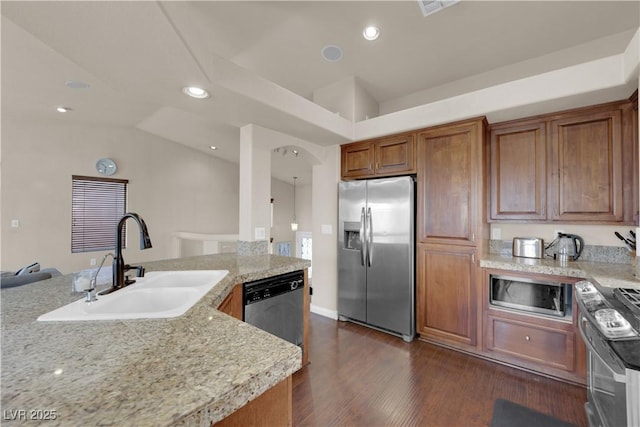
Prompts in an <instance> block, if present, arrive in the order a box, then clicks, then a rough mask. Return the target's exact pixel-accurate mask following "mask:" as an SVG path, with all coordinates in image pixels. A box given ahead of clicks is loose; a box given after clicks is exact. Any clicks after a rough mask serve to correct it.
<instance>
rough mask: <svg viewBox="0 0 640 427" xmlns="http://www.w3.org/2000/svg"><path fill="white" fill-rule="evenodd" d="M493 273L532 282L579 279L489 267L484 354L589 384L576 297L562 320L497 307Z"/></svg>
mask: <svg viewBox="0 0 640 427" xmlns="http://www.w3.org/2000/svg"><path fill="white" fill-rule="evenodd" d="M491 274H496V275H505V274H506V275H509V276H512V277H514V276H515V277H517V278H519V279H520V278H522V279H524V280H531V281H532V282H536V280H540V281H553V282H557V283H570V284H571V283H574V282H576V279H572V278H567V277H556V276H546V275H536V274H527V273H520V272H512V271H501V270H485V274H484V280H483V286H482V295H483V296H482V298H483V300H484V303H483V312H484V316H483V323H484V340H483V348H482V354H483V355H484V356H486V357H489V358H491V359H494V360H497V361H500V362H504V363H508V364H510V365H515V366H518V367H522V368H524V369H527V370H531V371H535V372H538V373H541V374H544V375H549V376H553V377H556V378H561V379H565V380H569V381H571V382H575V383H579V384H585V382H586V377H585V364H586V355H585V349H584V343H582V340H581V338H580V332H579V331H578V327H577V322H578V316H577V307H576V304H575V300H572V301H571V313H570V315H567V318H562V319H561V318H558V319H556V318H553V317H551V316H542V315H536V314H532V313H531V314H530V313H527V312H523V311H520V310H514V309H507V308H500V307H495V306H493V305H491V304H489V292H490V289H489V287H490V276H491ZM536 283H537V282H536ZM540 286H542V285H540Z"/></svg>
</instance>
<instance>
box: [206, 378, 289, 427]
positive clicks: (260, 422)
mask: <svg viewBox="0 0 640 427" xmlns="http://www.w3.org/2000/svg"><path fill="white" fill-rule="evenodd" d="M213 425H214V426H216V427H246V426H256V427H257V426H264V427H271V426H282V427H290V426H292V425H293V385H292V379H291V375H289V376H288V377H287V378H285V379H284V380H282V381H281V382H279V383H278V384H276V385H275V386H273V387H272V388H270V389H269V390H267V391H265V392H264V393H262V394H261V395H260V396H258V397H256V398H255V399H254V400H251V401H250V402H249V403H247V404H246V405H245V406H243V407H242V408H240V409H238V410H237V411H236V412H234V413H233V414H231V415H229V416H228V417H226V418H224V419H222V420H220V421H218V422H217V423H214V424H213Z"/></svg>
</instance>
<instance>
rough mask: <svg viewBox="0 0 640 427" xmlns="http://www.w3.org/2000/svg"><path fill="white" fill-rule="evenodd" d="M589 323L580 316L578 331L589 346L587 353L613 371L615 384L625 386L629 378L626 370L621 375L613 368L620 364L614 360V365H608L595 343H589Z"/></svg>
mask: <svg viewBox="0 0 640 427" xmlns="http://www.w3.org/2000/svg"><path fill="white" fill-rule="evenodd" d="M587 322H588V320H587V318H586V317H584V316H583V315H580V320H579V322H578V329H579V330H580V335H582V341H583V342H584V345H586V346H587V352H588V353H590V354H592V355H594V356H595V357H597V358H598V360H600V363H602V364H603V365H604V366H605V367H606V368H607V369H609V370H610V371H611V373H612V374H613V379H614V381H615V382H617V383H622V384H625V383H626V382H627V378H626V376H625V373H624V369H623V371H622V373H620V372H619V371H618V370H616V369H615V368H614V367H613V366H611V365H612V364H615V365H616V367H618V364H617V363H615V361H613V360H612V361H611V362H613V363H607V362H606V361H605V360H604V358H603V357H602V355H601V354H600V353H598V351H597V350H596V348H595V347H594V345H593V343H591V341H589V339H588V338H587V333H586V332H585V330H584V328H585V327H586V324H587ZM587 375H589V373H587Z"/></svg>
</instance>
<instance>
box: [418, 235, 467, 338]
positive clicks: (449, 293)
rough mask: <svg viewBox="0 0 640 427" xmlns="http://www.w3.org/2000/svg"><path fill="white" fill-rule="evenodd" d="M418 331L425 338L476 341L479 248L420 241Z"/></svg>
mask: <svg viewBox="0 0 640 427" xmlns="http://www.w3.org/2000/svg"><path fill="white" fill-rule="evenodd" d="M417 282H418V288H417V304H418V307H417V311H418V316H417V318H418V319H417V320H418V327H417V331H418V333H419V334H420V335H421V336H422V337H423V338H430V339H434V340H437V341H439V342H449V343H453V344H457V343H461V344H465V345H469V346H474V345H475V344H476V331H477V322H478V319H477V318H476V314H477V311H476V310H477V295H476V285H477V283H476V282H477V269H476V265H475V248H470V247H465V246H451V245H449V246H446V245H429V244H420V245H418V249H417Z"/></svg>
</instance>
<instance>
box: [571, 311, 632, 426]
mask: <svg viewBox="0 0 640 427" xmlns="http://www.w3.org/2000/svg"><path fill="white" fill-rule="evenodd" d="M578 326H579V328H580V334H581V335H582V339H583V341H584V343H585V345H586V347H587V398H588V403H587V405H586V410H587V416H588V417H589V426H591V427H598V426H604V427H618V426H626V425H627V407H626V406H627V405H626V404H627V395H626V373H625V368H624V366H623V365H622V363H621V362H620V361H619V360H618V358H617V356H615V354H614V353H613V350H612V349H611V347H610V346H609V345H608V344H607V342H606V341H605V340H604V339H603V338H602V337H601V336H600V334H599V332H598V331H597V330H595V327H594V326H593V325H592V324H591V323H589V321H588V320H587V319H586V318H585V317H584V316H582V315H581V316H580V323H579V324H578Z"/></svg>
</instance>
